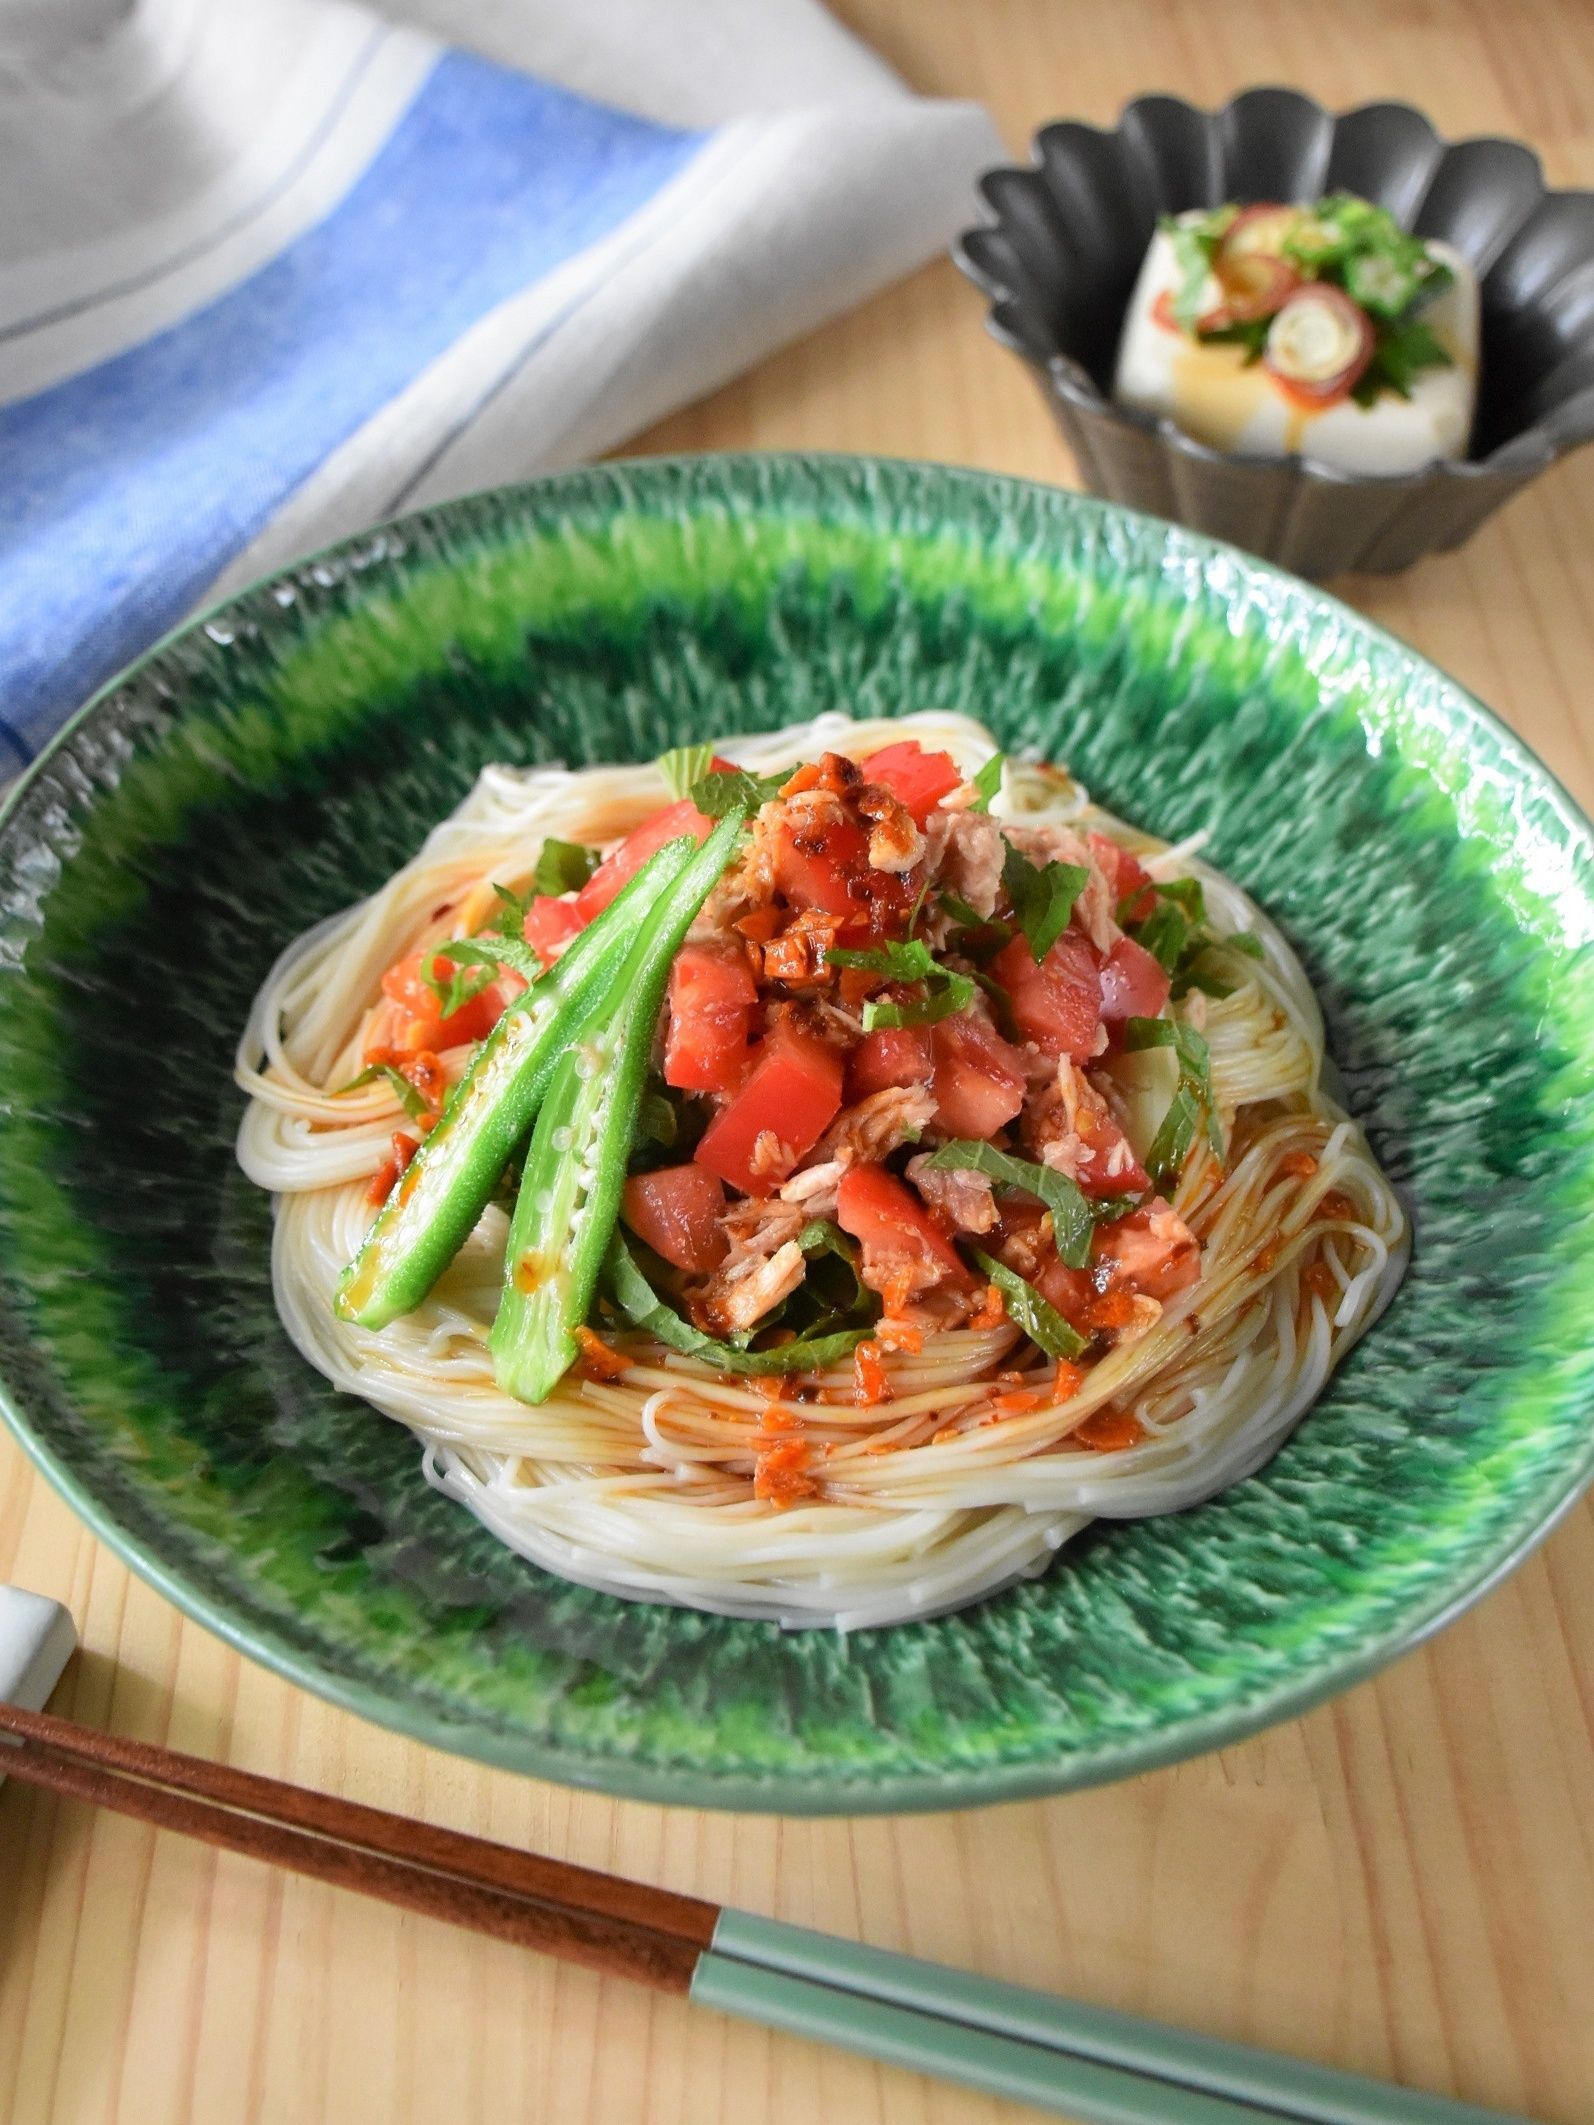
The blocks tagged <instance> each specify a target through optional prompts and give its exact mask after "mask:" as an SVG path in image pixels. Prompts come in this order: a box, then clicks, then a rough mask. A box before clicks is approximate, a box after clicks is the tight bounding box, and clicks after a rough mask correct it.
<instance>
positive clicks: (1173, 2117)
mask: <svg viewBox="0 0 1594 2125" xmlns="http://www.w3.org/2000/svg"><path fill="white" fill-rule="evenodd" d="M0 1736H4V1737H10V1746H9V1747H8V1748H7V1752H6V1755H5V1757H4V1759H3V1768H4V1770H5V1771H6V1772H7V1773H8V1774H9V1775H10V1776H12V1777H15V1778H20V1779H22V1780H24V1781H25V1782H27V1783H31V1784H34V1785H40V1786H45V1787H48V1788H50V1789H52V1790H53V1791H55V1792H58V1793H64V1794H67V1795H69V1796H70V1797H72V1798H74V1799H79V1800H86V1801H91V1802H93V1803H94V1804H95V1805H96V1806H99V1807H107V1808H112V1809H115V1810H116V1811H117V1812H119V1813H121V1814H124V1815H132V1816H136V1817H138V1818H139V1819H140V1820H142V1821H145V1822H149V1823H153V1824H155V1825H156V1826H157V1827H159V1828H162V1829H171V1830H180V1831H182V1832H183V1833H184V1834H185V1835H187V1836H190V1837H197V1838H200V1839H202V1840H203V1841H204V1842H206V1843H207V1844H212V1845H219V1846H222V1847H224V1848H226V1849H227V1850H230V1851H234V1852H242V1853H245V1854H247V1855H248V1856H249V1857H251V1858H255V1859H262V1860H267V1861H271V1862H273V1863H274V1864H276V1865H278V1866H283V1867H289V1868H292V1869H293V1870H294V1871H296V1872H298V1873H301V1874H307V1875H311V1876H313V1877H315V1878H316V1879H317V1880H320V1881H327V1882H332V1883H334V1884H335V1885H336V1886H338V1887H340V1888H346V1889H358V1890H360V1891H362V1892H363V1893H364V1894H366V1895H368V1896H375V1897H379V1898H381V1899H382V1900H383V1901H385V1902H387V1903H390V1904H396V1905H399V1906H401V1907H402V1908H403V1909H406V1910H410V1911H419V1912H422V1913H424V1914H425V1915H426V1916H428V1917H432V1918H444V1919H449V1920H452V1921H453V1922H454V1923H455V1924H457V1925H462V1926H469V1927H471V1928H473V1929H474V1930H475V1931H477V1932H479V1933H486V1934H490V1935H492V1936H493V1937H494V1938H495V1939H498V1940H505V1941H512V1942H515V1943H516V1944H518V1945H520V1946H522V1947H528V1948H535V1949H538V1950H540V1951H541V1952H542V1953H543V1954H546V1955H557V1956H560V1957H562V1958H563V1959H564V1960H566V1961H569V1962H575V1963H581V1964H583V1965H585V1966H586V1967H587V1968H589V1969H593V1970H600V1971H606V1972H613V1973H617V1974H618V1975H620V1976H623V1977H629V1978H634V1979H636V1980H638V1981H639V1982H641V1983H644V1984H650V1985H654V1986H656V1987H658V1988H659V1989H661V1990H663V1991H666V1992H674V1993H677V1994H680V1995H683V1996H685V1997H687V1998H689V1999H692V2000H695V2001H697V2002H698V2003H699V2004H701V2005H704V2006H711V2007H718V2008H720V2009H722V2010H723V2011H724V2012H726V2013H728V2014H736V2015H740V2016H743V2017H744V2018H746V2019H750V2020H753V2021H758V2022H763V2023H765V2024H767V2025H768V2026H770V2027H772V2028H777V2029H785V2030H790V2031H793V2032H796V2033H797V2034H799V2035H803V2036H808V2037H812V2038H815V2039H817V2040H818V2041H820V2042H824V2043H830V2044H838V2045H841V2046H843V2047H845V2048H846V2049H849V2050H853V2051H859V2052H863V2053H866V2054H867V2055H868V2056H870V2057H873V2058H876V2059H881V2060H884V2061H886V2062H887V2063H889V2064H892V2065H899V2066H907V2067H910V2068H912V2069H913V2070H915V2071H917V2072H920V2073H928V2074H934V2075H938V2076H940V2077H941V2078H943V2079H946V2080H952V2081H959V2082H962V2083H964V2084H965V2085H967V2086H969V2087H974V2088H979V2089H982V2090H984V2091H985V2092H986V2093H988V2094H993V2095H999V2096H1006V2097H1008V2098H1010V2099H1012V2100H1015V2101H1018V2102H1022V2103H1029V2104H1032V2105H1034V2106H1035V2107H1036V2108H1037V2109H1042V2110H1052V2111H1058V2112H1062V2113H1064V2114H1066V2115H1068V2116H1070V2117H1073V2118H1075V2119H1077V2120H1079V2121H1081V2125H1522V2121H1520V2120H1515V2121H1513V2120H1507V2119H1505V2118H1503V2116H1502V2114H1501V2113H1499V2112H1496V2111H1485V2110H1479V2109H1475V2108H1474V2107H1472V2106H1471V2105H1469V2104H1461V2103H1455V2102H1451V2101H1449V2100H1448V2099H1446V2098H1444V2097H1442V2096H1434V2095H1427V2094H1424V2093H1422V2092H1420V2091H1418V2090H1416V2089H1409V2088H1402V2087H1399V2086H1396V2085H1395V2084H1393V2083H1387V2082H1380V2081H1373V2080H1368V2079H1365V2078H1363V2077H1362V2076H1360V2075H1355V2074H1344V2073H1338V2072H1335V2071H1333V2070H1332V2069H1330V2068H1328V2067H1324V2066H1316V2065H1312V2064H1310V2063H1309V2062H1307V2061H1305V2060H1297V2059H1289V2058H1285V2057H1282V2056H1281V2055H1279V2054H1277V2053H1273V2052H1266V2051H1256V2050H1252V2049H1250V2048H1249V2047H1247V2046H1245V2045H1241V2044H1230V2043H1225V2042H1223V2041H1221V2040H1219V2039H1217V2038H1214V2037H1205V2036H1199V2035H1196V2034H1194V2033H1193V2032H1190V2031H1185V2030H1178V2029H1173V2028H1169V2027H1166V2026H1164V2025H1162V2024H1159V2023H1156V2022H1149V2021H1143V2020H1141V2019H1139V2018H1138V2017H1136V2016H1132V2015H1125V2014H1117V2013H1114V2012H1112V2011H1110V2010H1108V2009H1105V2008H1099V2007H1089V2006H1084V2005H1080V2004H1077V2003H1075V2002H1071V2001H1067V2000H1060V1999H1055V1998H1052V1997H1051V1996H1049V1995H1048V1994H1045V1993H1040V1992H1032V1991H1029V1990H1027V1989H1026V1988H1024V1987H1023V1986H1019V1985H1008V1984H1002V1983H999V1982H997V1981H995V1980H993V1979H990V1978H980V1977H973V1976H969V1975H967V1974H965V1973H963V1972H960V1971H955V1970H950V1969H946V1968H944V1967H942V1966H941V1965H939V1964H935V1963H925V1962H919V1961H917V1960H915V1959H914V1958H912V1957H910V1956H904V1955H895V1954H892V1953H889V1952H888V1951H886V1950H883V1949H879V1948H868V1947H864V1946H862V1945H857V1944H854V1943H851V1942H846V1941H840V1940H834V1939H831V1938H829V1937H828V1936H826V1935H824V1934H819V1933H811V1932H809V1931H807V1930H806V1929H804V1928H803V1927H800V1926H788V1925H784V1924H781V1923H780V1922H778V1921H776V1920H771V1919H761V1918H755V1917H753V1916H752V1915H750V1914H749V1913H747V1912H742V1911H734V1910H730V1909H728V1908H724V1907H721V1906H720V1905H717V1904H712V1903H708V1902H705V1901H704V1900H703V1899H701V1898H698V1897H693V1896H681V1895H678V1894H676V1893H675V1892H674V1891H671V1890H667V1889H655V1888H652V1887H649V1886H648V1885H647V1884H645V1883H642V1882H631V1881H625V1880H622V1879H620V1878H618V1877H616V1876H613V1875H608V1874H603V1873H600V1872H598V1871H597V1870H596V1869H593V1868H590V1867H579V1866H574V1865H571V1864H569V1863H568V1862H565V1861H561V1860H552V1859H542V1858H539V1857H538V1856H537V1855H536V1854H534V1853H526V1852H519V1851H516V1850H514V1849H513V1848H512V1847H510V1846H507V1845H498V1844H493V1843H490V1842H488V1841H487V1840H486V1839H484V1838H479V1837H472V1836H469V1835H467V1834H465V1833H464V1832H461V1831H456V1830H443V1829H437V1828H435V1827H433V1826H431V1825H429V1824H426V1823H420V1822H414V1821H411V1820H409V1819H408V1818H406V1817H404V1816H399V1815H391V1814H388V1813H386V1812H384V1811H383V1810H381V1809H379V1808H368V1807H365V1806H363V1805H361V1804H360V1803H359V1802H356V1801H348V1800H340V1799H337V1798H336V1797H334V1796H333V1795H331V1794H325V1793H315V1792H311V1791H309V1790H308V1789H306V1788H303V1787H299V1786H292V1785H287V1784H285V1783H283V1782H282V1781H281V1780H278V1779H273V1778H262V1777H259V1776H257V1775H255V1774H254V1773H252V1772H248V1771H240V1770H235V1769H233V1768H232V1767H231V1766H229V1765H226V1764H216V1763H208V1762H205V1761H204V1760H202V1759H201V1758H198V1757H193V1756H183V1755H179V1754H177V1753H176V1752H175V1751H173V1750H169V1749H161V1748H155V1747H153V1746H151V1745H150V1744H148V1743H146V1742H138V1741H131V1740H128V1739H126V1738H124V1737H122V1736H120V1735H113V1734H103V1733H99V1732H97V1731H95V1730H93V1729H91V1728H87V1727H80V1726H76V1725H74V1724H73V1723H72V1722H71V1721H69V1720H65V1719H57V1718H54V1717H52V1716H51V1715H50V1714H48V1713H42V1712H24V1711H21V1710H19V1709H17V1708H16V1707H15V1706H12V1705H6V1704H0Z"/></svg>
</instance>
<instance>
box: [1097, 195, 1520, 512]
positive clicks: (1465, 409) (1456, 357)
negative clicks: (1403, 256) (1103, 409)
mask: <svg viewBox="0 0 1594 2125" xmlns="http://www.w3.org/2000/svg"><path fill="white" fill-rule="evenodd" d="M1429 249H1430V250H1431V251H1432V253H1433V255H1434V257H1435V258H1438V259H1442V260H1443V262H1444V263H1445V264H1446V265H1447V266H1449V268H1450V269H1451V271H1452V272H1453V273H1454V275H1455V279H1454V280H1453V281H1452V282H1451V284H1450V286H1449V287H1448V288H1445V289H1443V290H1442V291H1441V292H1440V293H1439V294H1438V295H1436V296H1435V297H1434V299H1433V300H1432V302H1431V303H1429V304H1428V305H1427V306H1426V307H1425V308H1424V310H1423V311H1422V313H1421V314H1422V319H1423V322H1424V323H1425V324H1426V325H1427V326H1428V327H1429V329H1430V330H1431V331H1432V332H1433V334H1434V336H1435V338H1436V339H1438V341H1439V342H1440V344H1441V345H1442V346H1443V347H1444V349H1445V351H1446V352H1447V353H1448V354H1449V355H1450V356H1451V358H1452V361H1453V363H1454V366H1453V367H1451V368H1448V369H1437V368H1435V369H1424V370H1423V371H1422V372H1421V373H1420V374H1419V375H1418V376H1417V377H1415V378H1414V379H1413V382H1412V391H1411V396H1410V398H1400V397H1398V396H1397V395H1396V394H1395V393H1394V392H1391V391H1384V392H1381V393H1380V394H1379V396H1378V398H1377V399H1376V400H1375V401H1374V403H1373V404H1372V405H1371V406H1360V405H1358V404H1357V403H1356V401H1355V400H1354V399H1342V400H1341V401H1340V402H1339V403H1338V404H1337V405H1333V406H1330V407H1328V408H1326V409H1324V410H1315V409H1313V408H1310V407H1306V406H1302V405H1300V404H1298V403H1297V402H1296V401H1295V400H1294V399H1292V398H1291V397H1290V396H1289V394H1288V393H1287V392H1286V391H1284V390H1283V389H1282V388H1281V387H1280V386H1279V384H1278V383H1277V382H1276V381H1275V380H1274V378H1273V377H1272V376H1271V375H1270V374H1269V372H1268V370H1267V368H1266V367H1265V365H1264V364H1263V363H1261V362H1252V363H1250V364H1249V365H1248V364H1247V362H1246V359H1245V350H1244V349H1243V348H1242V347H1237V346H1233V345H1225V344H1222V343H1202V342H1201V341H1198V340H1196V339H1194V338H1192V337H1191V336H1190V335H1189V334H1187V333H1185V332H1182V331H1180V330H1178V329H1177V328H1176V327H1173V326H1170V325H1167V324H1164V323H1163V322H1161V320H1160V319H1159V318H1158V317H1157V315H1156V314H1155V313H1156V309H1157V303H1158V298H1159V297H1160V296H1162V295H1163V294H1164V293H1168V294H1170V295H1171V294H1172V293H1173V292H1174V291H1175V290H1176V289H1177V288H1178V286H1179V280H1180V273H1179V266H1178V261H1177V258H1176V256H1175V252H1174V247H1173V241H1172V239H1171V237H1169V236H1168V234H1167V233H1166V232H1165V231H1164V230H1162V229H1159V230H1158V231H1157V233H1156V234H1155V235H1154V236H1153V238H1152V239H1151V247H1150V249H1149V250H1148V251H1147V253H1146V258H1145V263H1144V265H1143V266H1142V267H1141V269H1140V278H1139V279H1138V280H1137V281H1136V283H1135V291H1134V294H1133V296H1132V297H1131V298H1130V303H1129V312H1128V315H1127V317H1126V318H1125V320H1124V329H1123V337H1122V339H1121V340H1120V341H1119V345H1118V363H1117V371H1116V374H1115V376H1114V379H1113V397H1114V398H1115V399H1116V400H1117V402H1118V403H1119V404H1120V405H1123V406H1138V407H1140V408H1141V409H1143V410H1144V411H1145V412H1147V413H1154V414H1166V416H1167V417H1168V419H1169V420H1171V421H1172V422H1173V423H1174V425H1175V426H1176V427H1178V428H1182V429H1183V430H1184V432H1185V434H1186V435H1190V436H1193V437H1194V438H1195V440H1196V441H1197V442H1200V443H1207V444H1209V445H1210V446H1211V447H1212V448H1213V449H1214V450H1229V451H1235V452H1237V453H1239V454H1240V455H1242V456H1245V457H1289V456H1293V455H1294V454H1296V453H1297V452H1299V453H1300V454H1302V455H1304V456H1307V457H1313V458H1317V459H1320V460H1321V461H1322V462H1323V463H1324V464H1328V465H1333V466H1336V467H1337V468H1338V469H1339V470H1340V471H1342V472H1350V473H1368V474H1377V473H1396V472H1412V471H1415V470H1416V468H1417V467H1418V466H1420V465H1426V464H1429V463H1431V462H1432V460H1433V459H1435V458H1447V457H1449V458H1454V457H1465V455H1466V453H1467V443H1468V439H1469V437H1470V436H1471V433H1472V415H1473V408H1474V405H1475V403H1476V399H1477V383H1478V283H1477V279H1476V277H1475V275H1474V274H1473V271H1472V268H1471V267H1470V266H1469V265H1468V264H1467V262H1466V260H1465V259H1464V258H1463V257H1462V256H1461V254H1460V253H1459V252H1458V251H1455V250H1453V249H1452V248H1451V247H1450V245H1448V244H1443V243H1437V242H1436V243H1433V244H1430V246H1429Z"/></svg>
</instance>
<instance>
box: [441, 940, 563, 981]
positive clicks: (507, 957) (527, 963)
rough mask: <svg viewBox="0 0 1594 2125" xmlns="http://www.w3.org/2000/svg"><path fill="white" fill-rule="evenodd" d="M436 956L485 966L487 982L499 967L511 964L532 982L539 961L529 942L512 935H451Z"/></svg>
mask: <svg viewBox="0 0 1594 2125" xmlns="http://www.w3.org/2000/svg"><path fill="white" fill-rule="evenodd" d="M433 956H434V958H437V959H452V960H454V961H456V962H457V963H458V964H459V965H460V966H466V967H487V968H489V969H490V970H491V971H490V972H489V974H488V977H487V978H488V980H489V981H490V980H491V979H492V978H493V974H495V973H496V972H497V971H498V969H499V968H500V967H511V968H513V969H514V971H515V973H517V974H519V975H520V976H521V977H522V978H523V979H524V980H526V981H535V980H536V979H537V976H538V975H539V974H540V973H541V972H542V961H541V960H540V959H539V958H538V957H537V954H536V953H535V952H534V951H533V950H532V948H531V946H530V945H529V944H526V943H525V942H523V941H522V940H521V939H518V938H514V937H495V936H492V935H490V934H489V935H485V936H481V937H451V938H450V939H449V940H448V942H447V943H446V944H440V945H439V946H438V947H437V950H436V952H435V953H434V955H433Z"/></svg>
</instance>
